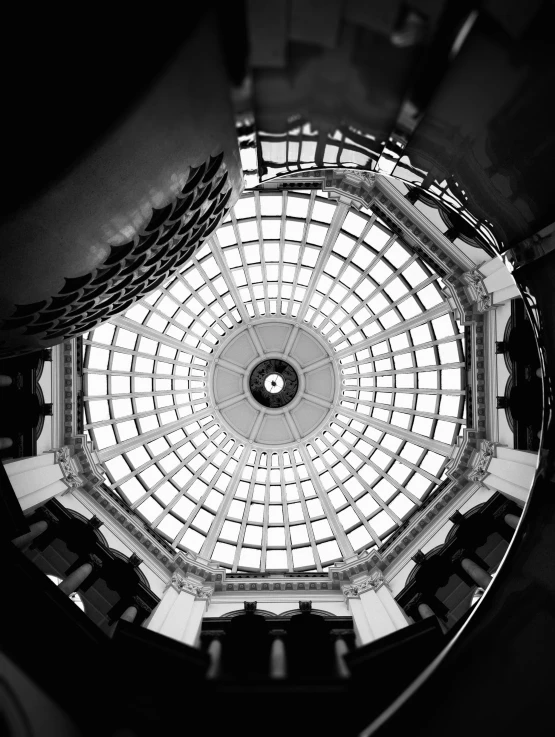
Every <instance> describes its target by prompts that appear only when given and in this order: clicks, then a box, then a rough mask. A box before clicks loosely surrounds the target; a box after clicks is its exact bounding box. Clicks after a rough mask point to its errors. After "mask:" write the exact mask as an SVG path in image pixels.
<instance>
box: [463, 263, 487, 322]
mask: <svg viewBox="0 0 555 737" xmlns="http://www.w3.org/2000/svg"><path fill="white" fill-rule="evenodd" d="M463 279H464V280H465V282H466V283H467V284H468V285H469V287H470V290H469V291H471V292H472V297H473V301H475V302H476V307H477V309H478V312H487V311H488V310H491V309H492V308H493V304H492V301H491V294H490V293H489V292H488V289H487V287H486V285H485V284H484V277H483V275H482V273H481V272H480V271H479V270H478V269H471V270H470V271H467V272H465V273H464V274H463Z"/></svg>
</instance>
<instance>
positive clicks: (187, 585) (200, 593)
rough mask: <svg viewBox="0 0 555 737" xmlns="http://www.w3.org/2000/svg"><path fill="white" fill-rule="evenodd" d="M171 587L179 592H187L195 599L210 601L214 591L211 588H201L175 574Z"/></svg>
mask: <svg viewBox="0 0 555 737" xmlns="http://www.w3.org/2000/svg"><path fill="white" fill-rule="evenodd" d="M171 586H173V587H174V588H175V589H177V591H185V592H187V593H188V594H192V595H193V596H194V597H195V599H204V600H207V601H210V598H211V596H212V592H213V589H212V587H211V586H199V585H198V584H197V583H195V582H194V581H188V580H187V579H186V578H183V576H182V575H181V574H180V573H174V574H173V575H172V580H171Z"/></svg>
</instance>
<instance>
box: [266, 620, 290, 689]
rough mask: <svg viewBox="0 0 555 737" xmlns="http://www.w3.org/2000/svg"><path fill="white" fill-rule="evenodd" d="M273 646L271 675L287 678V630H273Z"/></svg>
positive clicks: (272, 676)
mask: <svg viewBox="0 0 555 737" xmlns="http://www.w3.org/2000/svg"><path fill="white" fill-rule="evenodd" d="M270 637H271V638H272V647H271V649H270V677H271V678H276V679H282V678H287V655H286V652H285V637H286V632H285V630H272V631H271V632H270Z"/></svg>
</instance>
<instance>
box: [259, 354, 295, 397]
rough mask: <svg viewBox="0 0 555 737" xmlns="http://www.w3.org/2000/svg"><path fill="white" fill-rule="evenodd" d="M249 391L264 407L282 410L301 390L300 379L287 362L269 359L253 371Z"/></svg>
mask: <svg viewBox="0 0 555 737" xmlns="http://www.w3.org/2000/svg"><path fill="white" fill-rule="evenodd" d="M249 389H250V391H251V394H252V396H253V397H254V398H255V399H256V401H257V402H259V404H261V405H262V406H263V407H269V408H271V409H280V408H281V407H285V406H286V405H287V404H289V402H291V401H292V400H293V399H294V398H295V395H296V394H297V391H298V389H299V377H298V375H297V372H296V371H295V369H294V368H293V366H291V364H290V363H288V362H287V361H284V360H283V359H280V358H268V359H266V360H265V361H261V362H260V363H259V364H257V365H256V366H255V367H254V369H253V370H252V372H251V375H250V379H249Z"/></svg>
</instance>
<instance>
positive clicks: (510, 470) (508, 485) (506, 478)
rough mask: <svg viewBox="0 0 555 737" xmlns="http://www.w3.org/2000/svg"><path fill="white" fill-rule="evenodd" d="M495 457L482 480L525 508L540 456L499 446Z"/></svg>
mask: <svg viewBox="0 0 555 737" xmlns="http://www.w3.org/2000/svg"><path fill="white" fill-rule="evenodd" d="M495 456H496V457H492V458H491V460H490V462H489V464H488V466H487V472H486V473H485V474H484V476H483V478H482V479H481V480H482V481H483V483H484V484H485V485H486V486H488V487H489V488H490V489H493V490H495V491H499V492H501V494H503V495H504V496H506V497H507V498H508V499H511V500H512V501H514V502H516V503H517V504H518V505H519V506H520V507H523V506H524V504H525V503H526V501H527V499H528V496H529V494H530V488H531V486H532V481H533V479H534V474H535V472H536V465H537V460H538V454H537V453H532V452H528V451H524V450H515V449H514V448H504V447H501V446H497V447H496V448H495Z"/></svg>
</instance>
